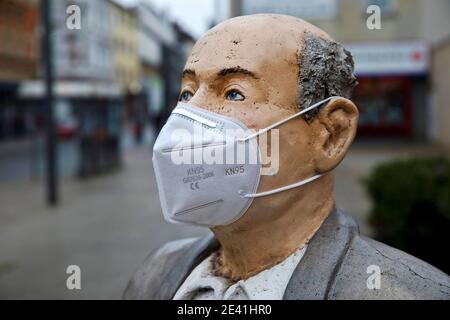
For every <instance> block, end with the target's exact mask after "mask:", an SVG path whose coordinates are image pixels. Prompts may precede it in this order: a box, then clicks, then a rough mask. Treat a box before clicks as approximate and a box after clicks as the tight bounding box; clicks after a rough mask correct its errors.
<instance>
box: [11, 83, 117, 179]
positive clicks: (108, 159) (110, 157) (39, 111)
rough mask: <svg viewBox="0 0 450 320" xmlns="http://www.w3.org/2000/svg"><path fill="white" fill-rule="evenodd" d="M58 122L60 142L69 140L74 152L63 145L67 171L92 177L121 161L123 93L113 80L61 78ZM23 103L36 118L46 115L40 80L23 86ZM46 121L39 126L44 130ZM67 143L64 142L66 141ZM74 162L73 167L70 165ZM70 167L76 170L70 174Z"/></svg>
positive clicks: (57, 85) (63, 163)
mask: <svg viewBox="0 0 450 320" xmlns="http://www.w3.org/2000/svg"><path fill="white" fill-rule="evenodd" d="M54 91H55V102H54V108H55V119H54V121H55V126H56V135H57V137H58V140H59V141H60V142H65V144H67V142H68V141H69V142H70V144H71V145H73V146H74V147H73V148H72V149H75V150H74V151H73V150H72V151H71V152H67V151H66V150H67V149H63V150H61V149H60V153H64V154H62V155H59V158H60V159H62V161H60V165H61V166H62V168H60V169H61V171H62V172H63V174H64V175H79V176H81V177H88V176H91V175H95V174H99V173H102V172H106V171H109V170H111V169H114V168H116V167H118V166H119V165H120V163H121V148H120V136H121V125H122V121H121V114H122V110H123V101H122V100H123V98H122V97H123V95H122V92H121V90H120V89H119V88H118V87H117V86H115V85H114V84H111V83H100V82H99V83H93V82H82V81H57V82H56V83H55V89H54ZM19 96H20V98H21V99H22V101H23V104H24V105H25V106H26V107H27V108H28V110H29V111H30V112H31V114H32V117H33V118H35V119H42V120H41V121H40V123H42V122H43V121H44V120H43V119H45V105H44V100H43V96H44V86H43V83H42V82H41V81H39V80H36V81H25V82H23V83H22V84H21V86H20V88H19ZM44 126H45V124H42V125H41V127H40V128H36V131H37V132H41V134H43V132H44ZM62 145H64V144H62ZM68 164H71V165H70V167H71V168H69V169H68V168H66V167H64V166H67V165H68ZM67 170H69V171H73V172H69V174H67V173H65V172H66V171H67Z"/></svg>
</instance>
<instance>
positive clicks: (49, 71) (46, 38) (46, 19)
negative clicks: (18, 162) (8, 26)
mask: <svg viewBox="0 0 450 320" xmlns="http://www.w3.org/2000/svg"><path fill="white" fill-rule="evenodd" d="M41 18H42V25H43V27H44V28H43V34H42V62H43V63H44V68H43V70H44V77H45V89H46V90H45V91H46V94H45V107H46V115H47V119H46V120H47V121H46V124H47V132H46V133H47V147H46V155H47V157H46V158H47V159H46V160H47V174H46V178H47V179H46V181H47V188H46V190H47V203H48V204H49V205H50V206H55V205H57V204H58V198H59V197H58V172H57V163H56V148H57V144H56V143H57V141H56V136H55V123H54V116H53V114H54V110H53V100H54V99H53V68H52V61H53V60H52V33H51V16H50V0H41Z"/></svg>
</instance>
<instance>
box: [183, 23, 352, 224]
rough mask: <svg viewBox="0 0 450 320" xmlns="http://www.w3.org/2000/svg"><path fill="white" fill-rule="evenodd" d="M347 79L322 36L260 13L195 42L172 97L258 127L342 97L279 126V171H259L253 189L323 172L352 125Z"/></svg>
mask: <svg viewBox="0 0 450 320" xmlns="http://www.w3.org/2000/svg"><path fill="white" fill-rule="evenodd" d="M355 85H356V79H355V77H354V75H353V60H352V57H351V54H350V53H349V52H348V51H346V50H345V49H344V48H343V47H342V46H341V45H340V44H338V43H336V42H335V41H334V40H333V39H331V38H330V36H329V35H327V34H326V33H324V32H323V31H321V30H320V29H318V28H316V27H314V26H313V25H311V24H309V23H307V22H305V21H303V20H301V19H297V18H294V17H290V16H284V15H272V14H261V15H252V16H243V17H237V18H233V19H230V20H227V21H225V22H223V23H221V24H219V25H217V26H216V27H214V28H213V29H211V30H210V31H208V32H207V33H206V34H205V35H204V36H203V37H202V38H201V39H199V40H198V42H197V43H196V44H195V46H194V48H193V50H192V53H191V55H190V56H189V58H188V60H187V63H186V66H185V70H184V74H183V79H182V86H181V93H180V101H184V102H189V103H190V104H192V105H194V106H197V107H200V108H205V109H207V110H209V111H213V112H217V113H219V114H222V115H226V116H229V117H233V118H236V119H238V120H240V121H242V122H243V123H244V124H246V126H247V127H248V128H250V129H255V130H258V129H261V128H264V127H267V126H269V125H271V124H273V123H275V122H277V121H279V120H281V119H284V118H286V117H288V116H290V115H292V114H293V113H295V112H298V111H299V110H301V109H302V108H306V107H308V106H310V105H311V104H313V103H315V102H318V101H320V100H322V99H325V98H327V97H330V96H342V97H343V98H339V99H334V100H332V101H330V102H329V103H328V104H326V105H324V106H323V107H321V108H319V109H317V110H314V111H311V112H309V113H307V114H305V115H304V116H303V117H299V118H297V119H294V120H292V121H290V122H288V123H286V124H285V125H283V126H282V127H280V131H279V135H280V165H279V171H278V173H277V174H276V175H275V176H273V177H270V176H263V177H262V179H261V182H260V185H259V189H258V191H259V192H260V191H264V190H268V189H273V188H277V187H279V186H283V185H286V184H290V183H295V182H296V181H298V180H300V179H303V178H308V177H310V176H313V175H314V174H317V173H325V172H331V171H332V170H333V168H335V167H336V166H337V165H338V164H339V163H340V161H341V160H342V159H343V158H344V156H345V153H346V152H347V149H348V148H349V146H350V144H351V142H352V140H353V138H354V136H355V132H356V127H357V119H358V111H357V108H356V107H355V105H354V104H353V103H352V102H351V101H350V100H348V99H347V98H349V97H350V94H351V92H352V89H353V88H354V86H355ZM316 184H320V182H317V183H316ZM297 195H298V192H297V191H292V192H284V193H280V194H277V195H273V196H271V197H265V198H260V199H255V200H254V202H253V204H252V207H254V206H258V205H261V204H264V207H266V208H268V209H270V208H271V209H278V208H280V206H281V207H283V205H286V204H288V203H289V202H292V201H295V200H296V198H297ZM297 199H298V198H297ZM250 209H251V208H250ZM249 211H251V210H249ZM278 214H279V213H277V210H265V212H261V213H260V214H259V215H258V219H257V221H253V219H252V217H251V216H250V215H249V214H245V215H244V216H243V217H242V218H241V219H240V220H239V221H237V222H236V223H235V225H241V226H242V223H243V222H244V224H248V223H252V224H257V223H264V222H265V221H266V222H267V221H271V220H273V219H276V218H277V215H278Z"/></svg>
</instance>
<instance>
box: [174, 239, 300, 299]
mask: <svg viewBox="0 0 450 320" xmlns="http://www.w3.org/2000/svg"><path fill="white" fill-rule="evenodd" d="M305 251H306V245H305V246H303V247H302V248H300V249H298V250H297V251H296V252H295V253H293V254H292V255H290V256H289V257H288V258H287V259H285V260H284V261H282V262H281V263H279V264H277V265H275V266H273V267H272V268H269V269H266V270H264V271H262V272H260V273H258V274H256V275H254V276H252V277H250V278H248V279H245V280H240V281H238V282H236V283H233V282H231V281H230V280H228V279H226V278H223V277H220V276H217V275H215V274H214V271H213V266H214V261H215V259H216V258H217V253H213V254H211V255H210V256H209V257H208V258H206V259H205V260H203V261H202V263H200V264H199V265H198V266H197V267H196V268H195V269H194V270H193V271H192V273H191V274H190V275H189V276H188V278H187V279H186V281H185V282H184V283H183V284H182V285H181V287H180V288H179V289H178V291H177V293H176V294H175V297H174V299H176V300H178V299H182V300H191V299H193V298H194V297H195V296H196V295H197V294H198V293H199V292H200V291H201V290H202V289H210V290H212V291H213V295H214V298H215V299H217V300H221V299H223V300H228V299H231V298H232V296H233V295H236V294H237V293H238V291H239V290H242V291H243V292H244V293H245V295H246V296H247V297H248V299H250V300H281V299H283V296H284V292H285V290H286V287H287V285H288V283H289V280H290V279H291V277H292V274H293V273H294V270H295V268H296V267H297V265H298V264H299V262H300V260H301V259H302V257H303V255H304V254H305Z"/></svg>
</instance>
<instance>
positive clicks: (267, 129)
mask: <svg viewBox="0 0 450 320" xmlns="http://www.w3.org/2000/svg"><path fill="white" fill-rule="evenodd" d="M334 98H340V97H338V96H333V97H329V98H327V99H324V100H322V101H319V102H317V103H315V104H313V105H312V106H310V107H308V108H306V109H304V110H302V111H300V112H298V113H296V114H293V115H292V116H290V117H288V118H286V119H283V120H281V121H278V122H276V123H274V124H273V125H271V126H269V127H267V128H264V129H261V130H259V131H258V132H256V133H254V134H251V135H249V136H247V137H245V138H240V139H238V142H246V141H248V140H250V139H254V138H256V137H258V136H260V135H261V134H263V133H266V132H268V131H270V130H272V129H274V128H276V127H278V126H280V125H282V124H284V123H286V122H288V121H290V120H292V119H294V118H296V117H298V116H301V115H302V114H305V113H306V112H308V111H311V110H312V109H314V108H317V107H319V106H321V105H322V104H324V103H326V102H328V101H330V100H331V99H334ZM322 176H323V174H318V175H315V176H312V177H310V178H308V179H305V180H301V181H299V182H297V183H294V184H290V185H287V186H284V187H281V188H278V189H273V190H269V191H264V192H260V193H248V194H246V193H245V191H244V190H239V194H240V195H241V196H242V197H244V198H260V197H265V196H270V195H272V194H275V193H279V192H283V191H286V190H290V189H294V188H298V187H301V186H303V185H305V184H308V183H310V182H312V181H314V180H317V179H319V178H320V177H322Z"/></svg>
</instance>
